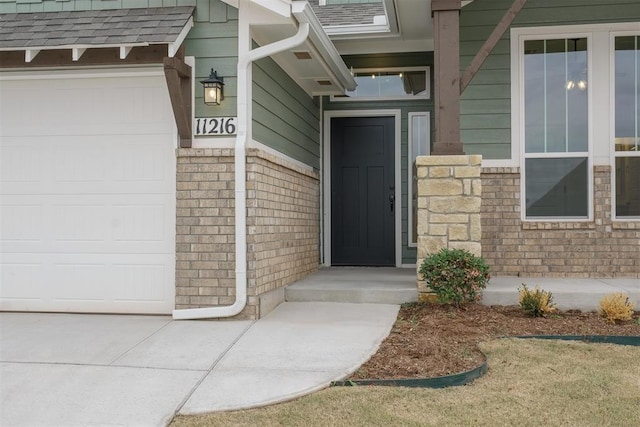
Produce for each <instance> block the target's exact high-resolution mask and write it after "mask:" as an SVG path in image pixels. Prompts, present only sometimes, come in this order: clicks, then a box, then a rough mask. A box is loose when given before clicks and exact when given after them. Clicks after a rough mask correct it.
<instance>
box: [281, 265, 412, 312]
mask: <svg viewBox="0 0 640 427" xmlns="http://www.w3.org/2000/svg"><path fill="white" fill-rule="evenodd" d="M417 299H418V291H417V288H416V271H415V269H413V268H393V267H327V268H321V269H320V270H318V271H317V272H316V273H314V274H312V275H310V276H309V277H306V278H305V279H303V280H300V281H299V282H296V283H294V284H292V285H290V286H287V288H286V289H285V300H286V301H296V302H313V301H315V302H345V303H374V304H402V303H405V302H412V301H417Z"/></svg>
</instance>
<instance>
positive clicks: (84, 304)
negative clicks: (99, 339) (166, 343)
mask: <svg viewBox="0 0 640 427" xmlns="http://www.w3.org/2000/svg"><path fill="white" fill-rule="evenodd" d="M173 123H174V122H173V118H172V113H171V107H170V102H169V96H168V93H167V89H166V83H165V81H164V78H163V76H162V74H161V71H160V72H158V71H157V69H156V70H146V71H136V72H132V71H131V70H129V71H117V70H112V71H108V72H106V71H101V72H98V71H94V72H90V71H87V72H84V73H83V74H77V73H76V74H69V73H67V74H65V73H64V72H56V73H54V74H51V73H49V74H48V75H45V74H34V73H30V74H25V73H23V74H22V76H16V75H12V74H9V73H4V74H0V197H1V200H0V224H1V225H0V257H1V258H0V269H1V270H0V281H1V282H0V309H1V310H20V311H63V312H69V311H70V312H107V313H170V312H171V310H172V309H173V302H174V271H175V269H174V257H175V244H174V243H175V240H174V239H175V237H174V236H175V155H174V149H175V136H174V135H175V131H174V124H173Z"/></svg>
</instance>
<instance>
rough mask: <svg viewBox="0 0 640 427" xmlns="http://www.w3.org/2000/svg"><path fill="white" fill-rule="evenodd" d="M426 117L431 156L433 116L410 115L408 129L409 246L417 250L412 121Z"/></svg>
mask: <svg viewBox="0 0 640 427" xmlns="http://www.w3.org/2000/svg"><path fill="white" fill-rule="evenodd" d="M418 116H425V117H426V122H427V126H426V133H427V139H426V143H427V155H430V154H431V114H430V113H429V112H428V111H416V112H412V113H409V114H408V117H407V128H408V133H409V135H408V141H407V207H408V213H409V216H408V222H407V246H408V247H410V248H417V247H418V242H413V241H412V235H413V233H412V229H413V197H412V194H411V190H412V188H411V187H412V185H413V184H412V183H413V181H412V180H413V159H412V154H411V153H412V152H413V131H412V130H413V126H412V124H411V121H412V120H413V118H414V117H418Z"/></svg>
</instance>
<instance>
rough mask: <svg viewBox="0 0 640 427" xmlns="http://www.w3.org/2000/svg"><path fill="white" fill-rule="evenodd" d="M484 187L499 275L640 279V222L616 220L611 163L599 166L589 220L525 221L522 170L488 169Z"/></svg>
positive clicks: (486, 247)
mask: <svg viewBox="0 0 640 427" xmlns="http://www.w3.org/2000/svg"><path fill="white" fill-rule="evenodd" d="M482 189H483V191H482V208H481V209H482V210H481V212H482V219H481V221H482V255H483V257H484V258H485V259H486V260H487V262H488V263H489V265H490V266H491V274H492V275H493V276H523V277H527V276H528V277H574V278H612V277H631V278H640V262H639V261H638V260H640V222H638V221H635V222H633V221H627V222H622V221H615V222H613V221H612V220H611V167H609V166H595V167H594V219H593V221H588V222H523V221H522V220H521V219H520V218H521V210H520V171H519V168H483V169H482Z"/></svg>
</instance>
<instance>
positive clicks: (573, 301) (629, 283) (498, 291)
mask: <svg viewBox="0 0 640 427" xmlns="http://www.w3.org/2000/svg"><path fill="white" fill-rule="evenodd" d="M523 283H524V284H526V285H527V287H528V288H529V289H533V288H535V286H539V287H540V288H541V289H544V290H545V291H550V292H551V294H552V296H553V302H554V303H555V304H556V306H557V307H558V308H559V309H560V310H582V311H594V310H598V308H599V307H600V300H601V299H602V298H603V297H604V296H605V295H608V294H612V293H614V292H622V293H625V294H627V295H628V296H629V300H630V301H631V302H633V303H634V304H635V310H640V279H632V278H630V279H563V278H540V277H536V278H525V277H492V278H491V280H490V281H489V285H488V286H487V288H486V289H485V290H484V291H483V292H482V304H484V305H517V304H518V288H519V287H520V286H521V285H522V284H523Z"/></svg>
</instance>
